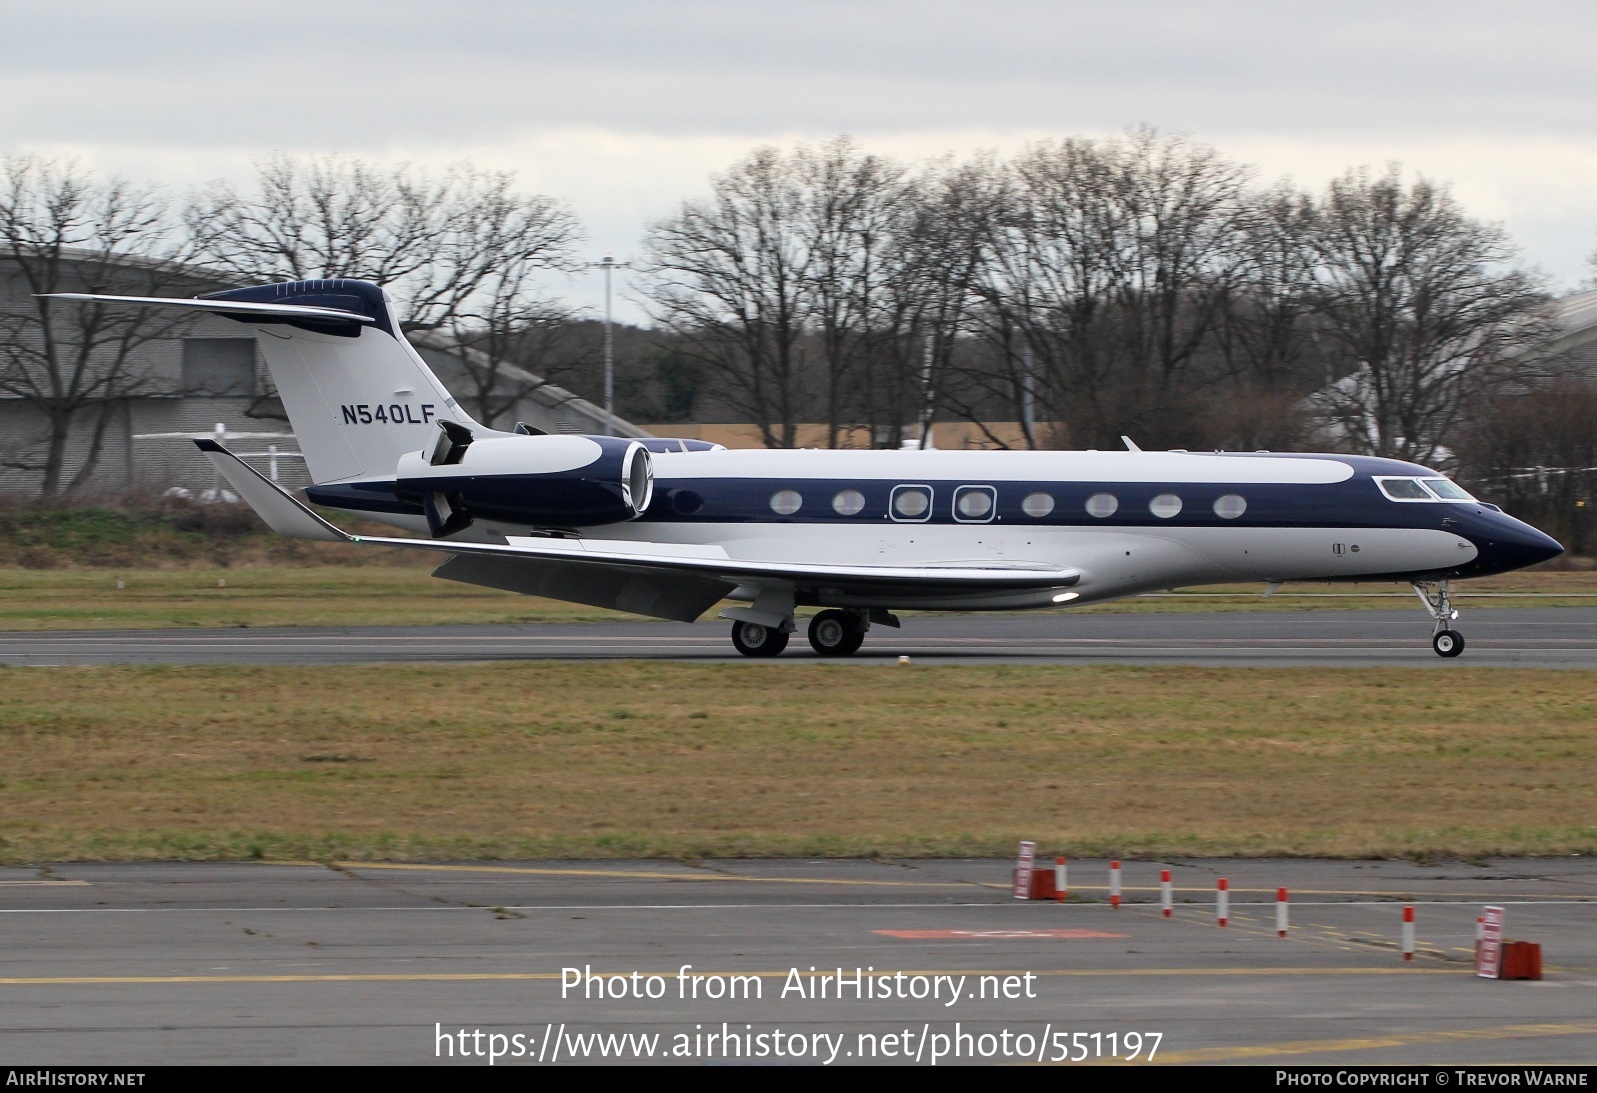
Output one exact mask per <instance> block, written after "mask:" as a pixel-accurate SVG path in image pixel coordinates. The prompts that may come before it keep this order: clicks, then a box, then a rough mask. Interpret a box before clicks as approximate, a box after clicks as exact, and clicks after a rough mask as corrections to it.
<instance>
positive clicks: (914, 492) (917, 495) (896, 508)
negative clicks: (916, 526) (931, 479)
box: [892, 486, 932, 521]
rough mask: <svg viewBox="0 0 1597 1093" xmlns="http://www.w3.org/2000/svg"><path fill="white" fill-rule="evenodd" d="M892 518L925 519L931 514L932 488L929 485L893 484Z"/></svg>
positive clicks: (928, 518) (929, 517)
mask: <svg viewBox="0 0 1597 1093" xmlns="http://www.w3.org/2000/svg"><path fill="white" fill-rule="evenodd" d="M892 510H893V519H895V520H910V521H925V520H930V519H931V516H932V488H931V487H930V486H894V487H893V501H892Z"/></svg>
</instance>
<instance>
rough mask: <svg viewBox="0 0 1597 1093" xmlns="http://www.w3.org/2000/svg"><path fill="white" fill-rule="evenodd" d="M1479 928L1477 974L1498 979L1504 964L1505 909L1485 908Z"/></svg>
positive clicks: (1476, 952) (1476, 957)
mask: <svg viewBox="0 0 1597 1093" xmlns="http://www.w3.org/2000/svg"><path fill="white" fill-rule="evenodd" d="M1477 929H1478V930H1479V931H1480V941H1478V942H1477V943H1476V945H1475V974H1476V975H1478V976H1481V977H1482V978H1484V979H1496V978H1497V976H1498V973H1499V972H1501V971H1502V966H1503V909H1502V908H1501V907H1487V908H1485V909H1484V911H1483V913H1482V914H1481V917H1480V924H1479V926H1478V927H1477Z"/></svg>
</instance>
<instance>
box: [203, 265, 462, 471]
mask: <svg viewBox="0 0 1597 1093" xmlns="http://www.w3.org/2000/svg"><path fill="white" fill-rule="evenodd" d="M200 300H201V301H203V304H202V306H205V305H209V307H208V308H207V309H208V310H215V311H217V312H218V313H220V314H223V315H227V316H228V317H229V318H233V319H237V320H238V321H239V322H243V323H248V324H249V325H251V326H253V327H255V332H256V334H257V335H258V337H257V339H256V340H257V341H258V342H259V343H260V346H261V352H262V354H263V355H264V356H265V358H266V366H267V368H269V369H270V370H271V373H272V381H273V383H275V384H276V386H277V392H278V394H279V395H280V396H281V397H282V399H283V408H284V409H285V410H286V411H287V412H288V418H289V422H290V423H291V424H292V425H293V427H294V435H295V436H296V437H297V438H298V440H299V445H300V451H302V452H303V453H304V454H305V462H306V465H307V466H308V467H309V469H310V473H311V478H312V479H314V480H315V481H316V482H317V483H318V484H320V483H323V482H336V481H341V480H344V479H350V478H378V477H387V476H391V475H392V474H393V473H394V468H395V466H396V464H397V463H398V462H399V457H400V456H401V455H402V454H404V453H405V452H414V451H418V450H420V449H422V448H425V447H426V446H427V445H428V443H429V442H430V441H431V440H432V439H433V437H434V435H435V434H436V433H437V432H438V420H439V419H440V418H447V419H449V420H452V421H456V422H460V423H462V424H464V425H467V426H468V427H470V428H472V429H474V430H478V431H480V430H481V428H482V427H481V426H479V425H478V424H477V423H476V422H474V421H472V419H471V418H470V417H469V416H468V415H467V414H466V413H465V412H464V411H463V410H462V409H461V408H460V406H459V404H457V403H456V402H455V400H454V398H453V397H451V396H450V394H449V392H448V391H447V390H445V388H444V385H443V384H442V383H440V382H439V381H438V377H437V376H436V375H434V374H433V371H432V369H430V368H428V367H427V364H426V362H424V361H423V360H422V359H421V356H420V354H418V353H417V352H416V350H415V349H413V348H412V347H411V345H410V343H409V342H408V341H406V340H405V336H404V335H403V334H402V333H401V332H400V329H399V323H398V320H397V319H396V317H395V315H394V310H393V305H392V303H391V301H390V300H389V298H388V294H387V293H386V292H384V291H383V290H382V289H381V288H379V287H377V286H376V285H374V284H371V283H370V282H367V281H350V280H326V281H289V282H285V283H282V284H275V285H259V286H255V287H252V288H240V289H231V290H229V291H226V292H216V293H212V294H210V295H208V296H204V297H201V298H200ZM228 303H235V304H245V305H262V304H265V305H275V306H279V307H283V308H284V311H282V312H279V313H274V312H271V311H268V310H265V309H260V310H250V311H242V310H241V311H234V312H229V311H228V310H227V308H226V306H225V305H226V304H228ZM289 307H298V308H326V309H329V310H330V311H333V312H338V313H343V314H345V315H348V316H349V318H347V319H344V320H338V319H323V318H320V317H318V318H304V317H300V316H301V315H303V314H304V312H301V313H300V315H294V314H293V313H291V312H289V311H288V310H287V308H289ZM357 316H358V317H359V321H356V318H355V317H357Z"/></svg>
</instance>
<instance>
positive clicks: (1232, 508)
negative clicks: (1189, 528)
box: [1214, 493, 1248, 520]
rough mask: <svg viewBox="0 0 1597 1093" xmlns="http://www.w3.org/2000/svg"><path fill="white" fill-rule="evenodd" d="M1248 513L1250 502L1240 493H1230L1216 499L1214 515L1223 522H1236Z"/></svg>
mask: <svg viewBox="0 0 1597 1093" xmlns="http://www.w3.org/2000/svg"><path fill="white" fill-rule="evenodd" d="M1247 511H1248V500H1247V498H1245V497H1243V496H1242V495H1241V494H1240V493H1228V494H1226V495H1224V496H1223V497H1217V498H1215V499H1214V514H1215V515H1216V516H1218V517H1219V518H1220V519H1222V520H1235V519H1236V518H1237V517H1238V516H1241V515H1242V514H1243V513H1244V512H1247Z"/></svg>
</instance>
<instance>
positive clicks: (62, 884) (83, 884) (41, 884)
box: [0, 880, 90, 888]
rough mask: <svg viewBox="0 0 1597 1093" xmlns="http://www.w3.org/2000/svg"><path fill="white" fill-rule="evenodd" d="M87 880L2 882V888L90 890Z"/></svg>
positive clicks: (0, 881)
mask: <svg viewBox="0 0 1597 1093" xmlns="http://www.w3.org/2000/svg"><path fill="white" fill-rule="evenodd" d="M89 886H90V885H89V882H88V881H86V880H0V888H88V887H89Z"/></svg>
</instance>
